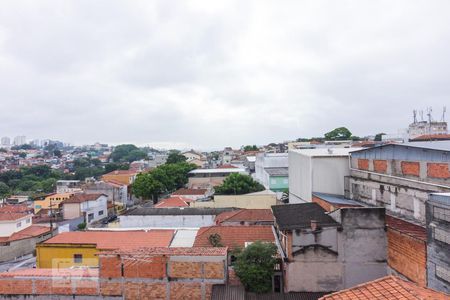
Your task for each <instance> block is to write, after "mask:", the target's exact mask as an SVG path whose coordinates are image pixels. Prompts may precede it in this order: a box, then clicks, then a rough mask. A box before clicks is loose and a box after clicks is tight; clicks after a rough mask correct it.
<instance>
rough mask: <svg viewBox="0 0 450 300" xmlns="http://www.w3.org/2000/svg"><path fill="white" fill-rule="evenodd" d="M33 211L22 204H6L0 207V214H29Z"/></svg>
mask: <svg viewBox="0 0 450 300" xmlns="http://www.w3.org/2000/svg"><path fill="white" fill-rule="evenodd" d="M31 211H33V208H31V207H28V206H27V205H23V204H14V205H12V204H11V205H10V204H6V205H3V206H1V205H0V214H2V213H24V212H31Z"/></svg>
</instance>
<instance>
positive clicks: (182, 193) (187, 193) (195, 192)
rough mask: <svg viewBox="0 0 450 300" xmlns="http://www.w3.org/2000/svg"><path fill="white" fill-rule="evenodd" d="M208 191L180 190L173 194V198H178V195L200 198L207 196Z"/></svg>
mask: <svg viewBox="0 0 450 300" xmlns="http://www.w3.org/2000/svg"><path fill="white" fill-rule="evenodd" d="M207 191H208V190H207V189H184V188H183V189H179V190H176V191H175V192H173V193H172V196H177V195H180V196H188V195H190V196H193V195H199V196H200V195H204V194H206V192H207Z"/></svg>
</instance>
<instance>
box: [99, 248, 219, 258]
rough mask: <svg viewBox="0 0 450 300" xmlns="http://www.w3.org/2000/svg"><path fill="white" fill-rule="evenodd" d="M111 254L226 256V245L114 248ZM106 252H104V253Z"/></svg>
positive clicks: (134, 255) (135, 255)
mask: <svg viewBox="0 0 450 300" xmlns="http://www.w3.org/2000/svg"><path fill="white" fill-rule="evenodd" d="M110 253H111V254H121V255H130V256H132V257H137V256H147V255H169V256H170V255H172V256H226V255H227V248H226V247H211V246H210V247H175V248H167V247H148V248H147V247H146V248H139V249H135V250H132V251H123V250H115V251H112V252H110ZM105 254H106V253H105Z"/></svg>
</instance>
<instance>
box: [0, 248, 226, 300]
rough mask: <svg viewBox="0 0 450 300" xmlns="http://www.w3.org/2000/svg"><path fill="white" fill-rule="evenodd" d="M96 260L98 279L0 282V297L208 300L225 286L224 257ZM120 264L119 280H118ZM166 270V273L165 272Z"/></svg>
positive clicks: (42, 279) (43, 279) (112, 256)
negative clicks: (219, 286) (214, 288)
mask: <svg viewBox="0 0 450 300" xmlns="http://www.w3.org/2000/svg"><path fill="white" fill-rule="evenodd" d="M178 260H180V259H179V258H178V259H177V260H174V261H172V260H170V258H169V257H167V256H148V257H147V258H140V257H139V258H132V257H120V256H119V255H111V256H103V255H101V256H100V272H99V277H90V278H83V279H79V278H71V277H67V278H63V279H62V278H51V277H50V278H49V277H30V278H29V279H28V278H27V279H16V278H14V279H13V278H9V277H5V278H0V295H2V294H3V295H4V294H11V295H14V294H18V295H31V294H34V295H77V296H105V297H107V296H123V297H124V298H125V299H166V298H168V297H169V293H170V297H169V298H170V299H201V300H206V299H211V293H212V285H213V284H217V283H222V284H224V283H226V277H227V276H226V274H225V268H226V262H227V260H226V257H225V256H224V257H223V259H222V260H219V261H216V262H215V261H194V262H193V261H178ZM122 264H123V275H124V276H123V277H122ZM166 266H167V269H168V270H169V272H166Z"/></svg>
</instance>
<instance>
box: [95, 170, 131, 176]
mask: <svg viewBox="0 0 450 300" xmlns="http://www.w3.org/2000/svg"><path fill="white" fill-rule="evenodd" d="M137 173H139V171H136V170H115V171H112V172H109V173H106V174H104V175H136V174H137Z"/></svg>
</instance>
